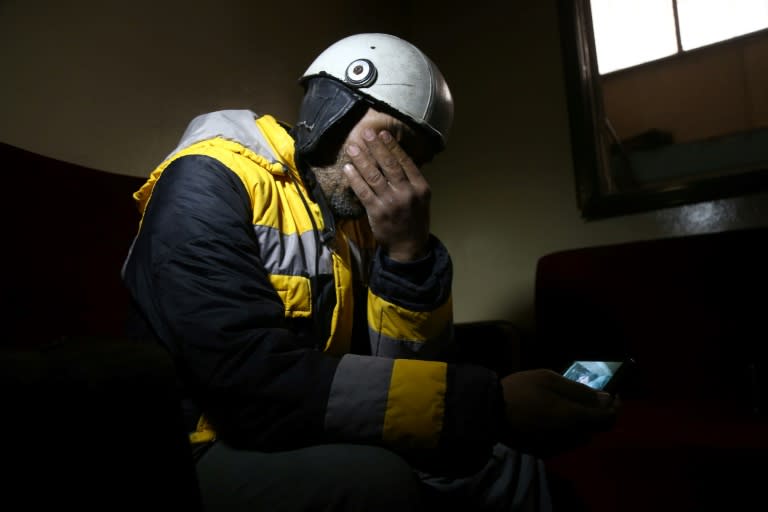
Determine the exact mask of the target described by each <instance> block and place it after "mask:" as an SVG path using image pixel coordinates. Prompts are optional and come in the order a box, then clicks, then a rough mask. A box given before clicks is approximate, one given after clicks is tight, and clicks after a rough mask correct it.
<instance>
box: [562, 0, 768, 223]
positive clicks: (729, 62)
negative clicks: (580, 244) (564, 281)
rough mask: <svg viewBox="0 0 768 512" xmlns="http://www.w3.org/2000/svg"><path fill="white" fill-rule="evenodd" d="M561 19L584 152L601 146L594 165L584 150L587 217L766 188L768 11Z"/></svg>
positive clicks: (594, 12)
mask: <svg viewBox="0 0 768 512" xmlns="http://www.w3.org/2000/svg"><path fill="white" fill-rule="evenodd" d="M559 9H560V16H561V35H562V37H563V50H564V64H565V65H566V66H565V73H566V86H567V87H568V88H569V110H570V113H571V117H572V119H571V121H572V124H571V131H572V136H573V142H574V144H588V143H590V140H589V139H590V137H586V136H584V133H585V130H586V131H587V132H588V133H589V134H590V135H591V136H593V137H591V139H592V140H591V143H592V144H593V146H594V149H593V153H592V154H591V156H590V157H589V158H585V155H586V153H585V151H586V150H585V149H584V148H581V149H579V148H574V157H575V159H579V158H580V159H581V161H576V162H575V165H576V167H577V178H578V179H579V183H578V185H579V194H580V204H581V206H582V210H583V213H584V214H585V216H586V217H589V216H604V215H610V214H612V213H611V212H612V211H613V212H615V213H616V214H620V213H622V212H623V211H625V210H626V211H637V210H647V209H653V208H659V207H664V206H670V205H673V204H682V203H690V202H694V201H697V200H704V199H712V198H717V197H724V196H726V195H728V194H737V193H746V192H749V188H750V187H754V188H758V186H761V185H759V184H758V183H757V182H760V183H762V180H763V178H762V177H760V178H759V179H758V175H757V174H755V173H756V172H759V173H762V171H764V170H768V0H576V1H572V2H568V1H563V2H560V4H559ZM574 75H578V76H574ZM577 132H578V133H577ZM590 167H592V168H593V169H591V170H590V169H589V168H590ZM590 174H594V176H591V175H590ZM734 176H738V178H733V177H734ZM729 177H731V178H729ZM766 183H767V184H768V179H766ZM665 194H666V195H665ZM621 198H623V202H622V201H620V200H619V199H621ZM596 205H597V206H596ZM600 205H602V206H600ZM590 209H591V210H592V212H591V213H590Z"/></svg>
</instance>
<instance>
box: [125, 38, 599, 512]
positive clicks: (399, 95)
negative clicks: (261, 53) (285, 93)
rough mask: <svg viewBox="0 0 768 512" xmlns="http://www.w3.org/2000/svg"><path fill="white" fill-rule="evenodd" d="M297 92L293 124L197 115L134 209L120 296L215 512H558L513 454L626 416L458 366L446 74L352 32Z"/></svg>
mask: <svg viewBox="0 0 768 512" xmlns="http://www.w3.org/2000/svg"><path fill="white" fill-rule="evenodd" d="M301 83H302V84H303V86H304V87H305V89H306V94H305V96H304V99H303V101H302V105H301V108H300V112H299V119H298V121H297V122H296V123H295V124H294V125H293V126H287V125H284V124H282V123H279V122H278V121H276V120H275V119H274V118H273V117H271V116H269V115H263V116H257V115H255V114H254V113H253V112H250V111H223V112H215V113H211V114H206V115H203V116H200V117H198V118H196V119H195V120H193V122H192V123H191V124H190V126H189V128H188V129H187V131H186V133H185V134H184V136H183V137H182V141H181V143H180V144H179V146H178V147H177V148H176V149H175V150H174V151H173V152H172V153H171V154H170V155H169V156H168V158H166V159H165V161H164V162H163V163H162V164H161V165H160V166H159V167H158V168H157V169H156V170H155V171H154V172H153V173H152V174H151V176H150V178H149V180H148V181H147V183H146V184H145V185H144V186H143V187H142V188H141V189H140V190H139V191H138V192H137V193H136V194H135V199H136V200H137V202H138V205H139V208H140V210H141V212H142V215H143V216H142V220H141V224H140V229H139V231H138V234H137V236H136V239H135V242H134V244H133V247H132V249H131V252H130V254H129V256H128V258H127V260H126V263H125V266H124V280H125V283H126V285H127V287H128V289H129V291H130V293H131V295H132V297H133V300H134V302H135V305H136V310H137V320H138V321H137V325H141V326H142V328H143V329H144V330H143V331H141V332H140V335H141V336H143V337H148V338H149V337H151V338H153V339H156V340H158V341H159V342H160V343H161V344H162V345H163V346H164V347H165V348H167V350H168V351H169V353H170V354H171V356H172V358H173V359H174V361H175V363H176V366H177V368H178V373H179V380H180V384H181V386H182V390H183V394H184V396H185V397H186V399H187V400H186V402H185V403H186V410H185V412H186V416H187V418H188V421H189V428H190V431H191V435H190V438H191V441H192V443H193V446H194V449H195V454H196V457H197V472H198V477H199V480H200V486H201V491H202V496H203V501H204V504H205V506H206V507H207V508H208V509H210V510H315V509H317V510H423V508H422V507H423V506H429V505H433V504H436V503H439V502H440V501H441V500H444V499H446V498H447V499H449V500H451V501H452V502H454V503H464V504H465V505H466V506H471V507H473V508H478V507H480V506H483V507H486V508H488V509H489V510H490V509H498V510H512V509H516V508H519V507H521V506H529V507H532V508H531V509H532V510H537V509H546V508H548V506H549V504H548V496H547V488H546V482H545V481H544V480H543V475H542V472H541V463H540V462H539V461H538V460H537V459H534V458H533V457H532V456H531V455H523V454H522V453H521V452H517V451H512V450H511V449H510V447H511V448H516V449H518V448H519V449H520V450H522V451H525V452H531V453H534V454H538V453H543V452H539V451H538V450H539V449H541V448H542V447H553V446H555V444H554V443H555V441H556V440H557V442H558V443H563V442H566V444H567V443H568V442H572V441H574V439H575V438H576V437H579V438H581V436H583V435H588V433H589V432H592V431H594V429H596V428H602V427H604V426H605V425H607V424H608V423H609V422H610V420H611V418H612V416H613V413H614V412H613V410H612V408H610V407H606V406H604V405H603V404H601V400H600V398H601V397H600V396H599V395H598V394H596V393H595V392H594V391H592V390H590V389H589V388H587V387H586V386H582V385H580V384H576V383H572V382H570V381H568V380H567V379H565V378H562V377H560V376H559V375H556V374H554V373H553V372H548V371H544V370H538V371H529V372H520V373H516V374H513V375H509V376H504V377H503V378H501V379H500V378H499V377H500V376H498V375H496V374H495V373H493V372H492V371H490V370H488V369H486V368H482V367H479V366H471V365H462V364H458V363H455V362H449V361H452V354H453V350H452V349H453V347H452V343H453V337H452V306H451V278H452V276H451V261H450V257H449V255H448V252H447V250H446V248H445V247H444V246H443V244H442V243H441V242H440V241H439V240H438V239H437V238H436V237H434V236H433V235H431V234H430V230H429V199H430V189H429V185H428V183H427V181H426V179H425V178H424V176H423V175H422V173H421V171H420V167H421V166H422V165H424V164H426V163H428V162H429V161H430V160H431V159H432V158H433V156H434V155H435V154H436V153H438V152H439V151H442V150H443V148H444V147H445V144H446V141H447V135H448V131H449V129H450V126H451V123H452V119H453V100H452V97H451V93H450V90H449V88H448V86H447V84H446V82H445V80H444V78H443V76H442V74H441V73H440V71H439V70H438V68H437V67H436V66H435V64H434V63H433V62H432V61H431V60H430V59H429V58H428V57H427V56H425V55H424V54H423V53H422V52H421V51H420V50H418V49H417V48H416V47H414V46H413V45H411V44H410V43H408V42H406V41H404V40H402V39H400V38H397V37H394V36H390V35H386V34H358V35H354V36H350V37H347V38H344V39H342V40H340V41H338V42H336V43H334V44H333V45H331V46H330V47H329V48H328V49H326V50H325V51H324V52H322V53H321V54H320V55H319V56H318V57H317V59H316V60H315V61H314V62H313V63H312V64H311V65H310V66H309V68H308V69H307V71H306V72H305V73H304V75H303V76H302V79H301ZM137 332H139V331H138V330H137ZM500 441H505V442H506V443H505V444H502V443H500ZM454 500H463V501H454ZM478 509H479V508H478Z"/></svg>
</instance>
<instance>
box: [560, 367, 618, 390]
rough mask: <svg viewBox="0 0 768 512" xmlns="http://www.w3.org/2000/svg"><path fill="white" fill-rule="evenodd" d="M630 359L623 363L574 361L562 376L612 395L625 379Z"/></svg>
mask: <svg viewBox="0 0 768 512" xmlns="http://www.w3.org/2000/svg"><path fill="white" fill-rule="evenodd" d="M631 363H632V360H631V359H628V360H624V361H574V362H573V363H571V365H570V366H569V367H568V368H566V370H565V371H564V372H563V376H564V377H566V378H568V379H571V380H573V381H576V382H581V383H582V384H586V385H587V386H589V387H591V388H593V389H597V390H600V391H605V392H607V393H611V394H614V393H616V391H617V390H618V388H619V384H620V383H621V381H622V380H623V379H624V378H625V376H626V373H627V369H628V367H629V366H630V364H631Z"/></svg>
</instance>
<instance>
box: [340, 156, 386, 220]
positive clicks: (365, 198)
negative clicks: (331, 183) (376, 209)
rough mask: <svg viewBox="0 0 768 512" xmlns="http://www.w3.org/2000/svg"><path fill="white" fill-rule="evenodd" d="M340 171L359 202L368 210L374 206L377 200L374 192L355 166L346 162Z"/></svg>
mask: <svg viewBox="0 0 768 512" xmlns="http://www.w3.org/2000/svg"><path fill="white" fill-rule="evenodd" d="M342 171H343V172H344V175H345V176H346V177H347V181H348V182H349V187H350V188H351V189H352V192H354V193H355V195H356V196H357V198H358V199H359V200H360V203H361V204H362V205H363V207H364V208H365V209H366V210H368V209H369V208H371V207H372V206H374V205H375V204H376V203H377V201H378V198H377V197H376V193H375V192H374V191H373V190H372V189H371V187H370V185H369V184H368V182H367V181H366V180H365V179H364V178H363V176H362V175H361V174H360V172H359V171H358V170H357V168H356V167H355V166H354V165H353V164H346V165H344V167H342Z"/></svg>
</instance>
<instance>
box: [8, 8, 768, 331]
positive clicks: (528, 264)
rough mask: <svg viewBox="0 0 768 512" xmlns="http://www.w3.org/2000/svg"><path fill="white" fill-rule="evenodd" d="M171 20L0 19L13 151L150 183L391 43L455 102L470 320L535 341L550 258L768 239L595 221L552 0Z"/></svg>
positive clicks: (760, 207) (734, 222)
mask: <svg viewBox="0 0 768 512" xmlns="http://www.w3.org/2000/svg"><path fill="white" fill-rule="evenodd" d="M159 4H160V2H148V1H147V0H141V1H137V2H133V3H131V4H130V6H128V4H120V5H122V6H123V7H115V6H111V7H106V6H104V5H102V3H100V2H96V1H78V2H68V3H67V4H66V8H65V7H63V4H62V6H59V3H57V2H53V1H52V0H47V1H44V0H40V1H38V2H36V3H35V2H29V1H27V2H23V1H21V0H19V1H4V2H2V3H0V67H1V68H2V69H3V77H4V79H3V80H2V81H0V141H1V142H5V143H8V144H12V145H17V146H19V147H21V148H24V149H30V150H34V151H36V152H39V153H41V154H44V155H47V156H53V157H56V158H60V159H63V160H65V161H73V162H77V163H80V164H82V165H86V166H89V167H93V168H97V169H103V170H105V171H109V172H115V173H120V174H130V175H137V176H141V175H145V174H146V173H147V172H148V171H149V169H150V168H151V167H152V166H153V165H154V164H155V163H156V162H157V161H158V159H160V158H162V157H163V156H165V154H166V152H167V151H169V150H170V149H171V148H172V146H173V145H174V144H175V142H176V141H177V139H178V137H179V135H180V133H181V131H182V130H183V128H184V126H185V125H186V122H187V121H188V120H189V119H190V117H191V116H193V115H195V114H197V113H200V112H203V111H205V110H210V109H214V108H241V107H245V108H248V107H250V108H253V109H255V110H257V111H260V112H272V113H275V114H276V115H278V116H279V117H282V118H284V119H286V120H289V121H290V120H291V119H292V117H293V115H294V113H295V106H296V102H297V101H298V98H299V94H300V90H298V88H297V87H294V83H295V80H296V78H297V76H298V75H299V74H300V73H301V72H302V71H303V70H304V68H305V67H306V66H307V65H308V64H309V62H310V61H311V59H312V57H313V56H314V55H315V54H316V53H317V52H318V51H319V50H320V49H322V48H323V47H325V46H326V45H327V44H329V43H330V42H332V41H333V40H335V39H337V38H338V37H341V36H343V35H346V34H348V33H352V32H356V31H359V30H381V31H392V32H395V33H398V34H399V35H403V36H406V37H410V38H411V40H412V41H413V42H414V43H416V44H417V45H418V46H421V47H422V48H423V49H424V50H425V51H426V52H427V53H429V54H430V55H431V56H432V57H433V60H435V61H436V62H437V63H439V65H440V67H441V69H442V70H443V72H444V74H445V76H446V78H447V79H448V81H449V83H450V84H451V87H452V90H453V93H454V96H455V99H456V102H457V111H456V125H455V130H454V131H453V133H452V135H451V143H450V148H449V150H448V151H446V152H445V153H444V154H442V155H440V156H439V157H438V158H437V159H436V160H435V162H434V163H433V164H432V165H431V166H430V167H428V168H427V169H426V173H427V177H428V178H429V179H430V181H431V183H432V187H433V192H434V194H433V197H434V199H433V221H432V223H433V224H432V227H433V231H434V232H435V233H436V234H437V235H438V236H440V237H441V238H442V239H443V240H444V241H445V243H446V244H447V245H448V247H449V249H450V250H451V252H452V254H453V259H454V264H455V290H454V295H455V296H454V300H455V308H456V319H457V320H459V321H468V320H483V319H491V318H505V319H511V320H514V321H516V322H518V323H520V324H521V325H529V326H530V325H531V324H532V318H533V317H532V304H533V295H534V290H533V281H534V272H535V266H536V262H537V260H538V258H540V257H541V256H542V255H544V254H547V253H549V252H552V251H556V250H560V249H566V248H573V247H582V246H591V245H602V244H609V243H614V242H622V241H629V240H639V239H651V238H658V237H667V236H674V235H682V234H686V233H699V232H712V231H722V230H731V229H738V228H743V227H750V226H758V225H766V224H767V223H768V205H766V201H765V199H766V196H764V195H753V196H748V197H745V198H740V199H732V200H723V201H715V202H708V203H702V204H699V205H692V206H686V207H681V208H673V209H669V210H665V211H659V212H655V213H648V214H641V215H632V216H625V217H621V218H616V219H609V220H603V221H593V222H585V221H583V220H582V219H581V218H580V216H579V211H578V209H577V206H576V198H575V193H574V179H573V168H572V164H571V155H570V150H571V149H570V143H569V134H568V122H567V121H568V117H567V111H566V107H565V95H564V89H563V87H564V86H563V77H562V71H561V61H560V51H559V40H558V33H557V17H556V10H555V2H554V1H552V0H547V1H541V0H538V1H536V0H521V1H518V2H515V3H514V4H513V6H512V7H510V5H509V3H508V2H501V1H488V0H477V1H475V2H473V3H472V8H471V9H466V10H462V9H459V8H458V7H456V6H454V5H453V4H452V3H446V2H438V1H436V0H422V1H419V2H416V1H414V2H408V1H401V2H400V3H399V4H397V3H396V4H389V5H388V8H387V9H386V10H385V9H377V10H373V8H365V7H360V6H358V4H356V3H353V2H351V1H349V2H347V1H337V2H336V4H335V5H336V8H333V9H331V8H330V7H328V4H323V7H324V8H320V7H316V6H318V5H320V4H318V3H316V2H304V1H301V2H292V3H291V8H290V12H287V13H282V12H280V9H279V8H278V7H275V6H272V7H269V6H264V5H258V7H257V6H256V3H255V2H245V1H243V2H237V1H235V0H222V1H220V2H218V3H216V4H211V3H207V2H203V1H201V0H190V1H187V2H178V1H175V2H165V3H163V4H162V6H163V7H161V5H159ZM180 5H184V6H186V7H185V8H184V9H183V10H182V9H180V8H179V6H180ZM213 5H216V7H215V9H214V8H213V7H212V6H213ZM461 5H464V4H461ZM121 9H125V10H121ZM129 9H130V10H129ZM264 9H267V10H270V9H271V12H264ZM510 9H511V11H512V12H510Z"/></svg>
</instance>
